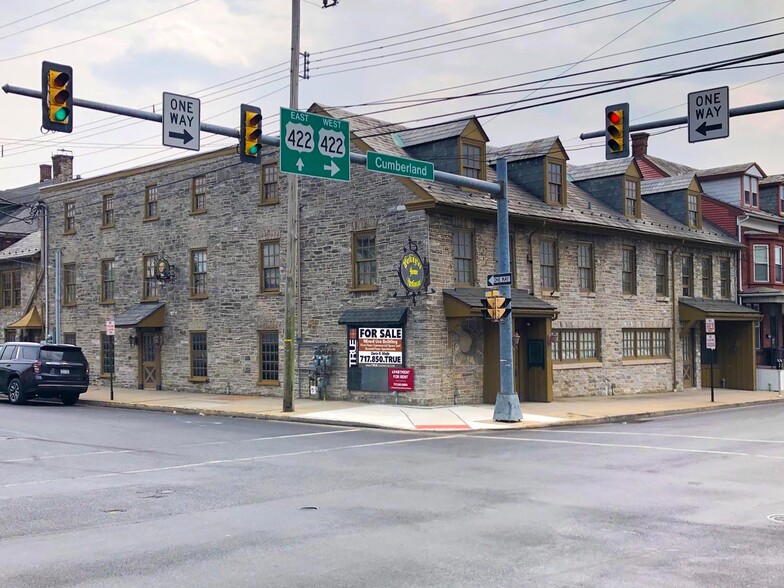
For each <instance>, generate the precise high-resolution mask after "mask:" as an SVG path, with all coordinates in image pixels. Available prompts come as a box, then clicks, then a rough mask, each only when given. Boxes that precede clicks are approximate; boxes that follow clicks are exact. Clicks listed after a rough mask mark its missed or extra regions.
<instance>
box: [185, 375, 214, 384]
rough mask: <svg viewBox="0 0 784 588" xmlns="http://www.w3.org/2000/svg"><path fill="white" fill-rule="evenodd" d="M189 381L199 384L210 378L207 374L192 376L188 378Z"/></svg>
mask: <svg viewBox="0 0 784 588" xmlns="http://www.w3.org/2000/svg"><path fill="white" fill-rule="evenodd" d="M188 381H189V382H193V383H194V384H199V383H201V382H209V381H210V379H209V378H208V377H206V376H191V377H190V378H188Z"/></svg>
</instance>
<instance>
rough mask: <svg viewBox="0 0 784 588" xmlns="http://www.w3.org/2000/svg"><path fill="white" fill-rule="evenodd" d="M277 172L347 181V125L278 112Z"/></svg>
mask: <svg viewBox="0 0 784 588" xmlns="http://www.w3.org/2000/svg"><path fill="white" fill-rule="evenodd" d="M280 137H281V143H280V171H281V172H283V173H287V174H297V175H301V176H313V177H316V178H327V179H331V180H341V181H344V182H347V181H349V179H350V177H351V165H350V163H349V160H350V155H349V153H350V145H349V124H348V122H346V121H344V120H339V119H336V118H330V117H327V116H320V115H318V114H313V113H312V112H300V111H298V110H290V109H288V108H281V109H280Z"/></svg>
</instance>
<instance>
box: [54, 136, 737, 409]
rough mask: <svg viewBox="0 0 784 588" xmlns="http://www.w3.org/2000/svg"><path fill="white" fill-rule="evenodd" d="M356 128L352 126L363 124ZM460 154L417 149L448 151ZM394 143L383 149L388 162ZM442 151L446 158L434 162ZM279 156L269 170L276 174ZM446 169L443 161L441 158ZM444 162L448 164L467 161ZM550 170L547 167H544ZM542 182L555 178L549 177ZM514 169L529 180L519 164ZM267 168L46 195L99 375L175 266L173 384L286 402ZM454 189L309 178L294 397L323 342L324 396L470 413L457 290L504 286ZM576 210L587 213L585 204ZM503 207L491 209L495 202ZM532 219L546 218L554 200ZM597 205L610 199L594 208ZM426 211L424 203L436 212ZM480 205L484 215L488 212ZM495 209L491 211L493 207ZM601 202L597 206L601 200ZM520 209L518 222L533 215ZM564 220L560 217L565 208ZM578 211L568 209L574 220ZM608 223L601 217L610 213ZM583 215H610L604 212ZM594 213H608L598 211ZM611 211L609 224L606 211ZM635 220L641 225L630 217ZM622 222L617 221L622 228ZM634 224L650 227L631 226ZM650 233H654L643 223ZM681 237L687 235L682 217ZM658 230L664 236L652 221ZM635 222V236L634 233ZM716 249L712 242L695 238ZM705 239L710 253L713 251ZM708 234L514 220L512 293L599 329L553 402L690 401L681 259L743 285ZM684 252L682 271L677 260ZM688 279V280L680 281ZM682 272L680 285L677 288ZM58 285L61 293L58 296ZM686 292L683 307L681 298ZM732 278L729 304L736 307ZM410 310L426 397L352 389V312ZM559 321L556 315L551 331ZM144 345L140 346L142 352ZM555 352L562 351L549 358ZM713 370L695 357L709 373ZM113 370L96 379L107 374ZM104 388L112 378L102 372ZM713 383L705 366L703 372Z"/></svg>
mask: <svg viewBox="0 0 784 588" xmlns="http://www.w3.org/2000/svg"><path fill="white" fill-rule="evenodd" d="M352 124H353V123H352ZM449 145H452V146H453V147H454V146H456V145H459V142H458V141H457V140H443V141H439V142H434V143H433V144H432V145H431V146H429V147H427V146H426V147H420V148H419V149H418V150H417V153H420V154H421V153H425V152H426V151H427V149H432V150H434V154H435V153H436V152H438V153H441V151H443V149H445V148H447V147H448V146H449ZM383 147H384V146H383V145H382V146H380V147H379V148H378V150H383ZM439 148H440V149H441V151H439V150H438V149H439ZM276 157H277V156H276V152H275V151H274V150H265V153H264V163H274V162H276V161H277V160H276ZM434 157H435V155H434ZM440 157H442V158H443V159H445V161H446V160H449V161H453V162H454V161H455V158H454V157H452V158H451V159H450V158H449V157H444V154H443V153H441V155H440ZM541 161H544V160H541ZM537 165H539V166H540V168H539V173H540V174H541V178H542V179H543V178H544V175H543V174H544V171H543V170H544V168H543V167H542V163H539V164H537ZM515 169H522V168H521V167H520V165H517V167H516V168H515ZM200 176H204V177H205V178H206V187H207V188H206V205H205V207H204V210H198V211H194V210H193V209H192V198H193V187H194V178H196V177H200ZM260 176H261V173H260V168H259V167H256V166H253V165H247V164H239V163H238V162H237V156H236V152H235V150H234V149H224V150H221V151H217V152H213V153H207V154H203V155H198V156H194V157H190V158H186V159H184V160H180V161H177V162H170V163H165V164H158V165H152V166H147V167H144V168H139V169H136V170H128V171H124V172H120V173H116V174H110V175H107V176H105V177H100V178H95V179H90V180H77V181H74V182H69V183H67V184H64V185H60V186H53V187H50V188H46V189H45V190H43V191H42V196H43V199H44V200H45V201H46V202H47V204H48V205H49V208H50V211H51V223H50V239H51V247H52V248H53V249H54V248H60V249H62V251H63V263H64V264H75V267H76V273H77V276H76V304H75V305H72V306H65V307H63V308H62V331H63V332H65V333H68V332H73V333H76V340H77V343H78V344H79V345H80V346H82V348H83V349H84V351H85V354H86V355H87V357H88V359H89V361H90V363H91V364H92V365H93V366H102V364H103V360H104V359H105V357H104V354H103V351H102V332H103V331H105V323H106V321H107V320H108V319H112V318H114V317H116V316H118V315H121V314H122V313H124V312H125V311H126V310H127V309H129V308H131V307H133V306H134V305H136V304H138V303H139V302H140V301H142V300H143V283H144V280H143V271H144V270H143V259H144V256H146V255H159V254H161V253H163V254H164V255H165V257H166V258H167V259H168V260H169V262H170V263H171V264H172V265H173V266H174V269H175V274H176V279H175V280H174V281H173V282H170V283H166V284H163V285H159V286H158V291H157V296H156V297H155V299H156V300H158V301H160V302H164V303H165V322H164V326H163V328H162V331H161V332H160V333H158V339H157V343H158V344H159V346H160V386H161V387H162V388H163V389H177V390H187V391H199V392H209V393H235V394H260V395H280V394H282V383H283V382H282V380H283V374H284V373H285V370H284V365H283V363H284V355H283V350H284V341H283V332H284V297H283V295H282V290H283V288H284V286H285V278H286V275H285V273H286V270H285V268H286V258H287V255H288V252H287V250H286V239H285V236H286V216H287V188H288V185H287V177H286V176H285V175H284V176H282V177H281V178H280V180H279V182H278V191H279V196H280V198H279V202H275V203H271V204H262V203H261V190H262V187H261V177H260ZM152 185H156V186H157V197H158V210H157V215H156V216H155V217H154V218H152V219H149V218H145V210H144V201H145V189H146V188H147V187H149V186H152ZM107 194H111V195H112V201H113V206H114V220H113V223H111V224H110V226H105V225H106V223H105V222H103V221H104V220H105V219H102V211H103V210H104V208H105V206H104V205H103V202H104V200H105V197H106V195H107ZM478 196H479V195H477V196H476V197H475V196H474V195H473V194H472V193H471V192H469V191H464V192H458V193H457V196H456V197H459V198H460V199H462V200H461V206H449V205H435V204H433V205H430V204H427V203H428V198H430V195H429V194H428V193H427V190H426V188H425V187H423V185H422V184H415V183H413V182H411V181H408V180H401V179H398V178H395V177H392V176H388V175H384V174H376V173H371V172H368V171H366V170H365V169H362V168H360V167H358V166H354V167H353V168H352V180H351V182H350V183H339V182H330V181H322V180H317V179H313V178H301V179H300V205H301V214H300V226H299V236H300V240H299V253H298V256H299V259H298V266H299V274H300V275H299V280H300V282H299V283H300V288H299V299H298V300H297V309H298V312H297V315H298V317H299V323H298V327H297V339H298V343H297V344H295V349H297V352H296V354H295V357H296V360H295V361H296V365H295V373H296V378H295V382H294V391H295V397H297V396H307V395H308V394H309V388H308V385H309V382H308V380H307V372H308V366H309V363H310V359H311V358H310V356H311V353H312V349H313V346H314V345H316V344H327V345H329V346H330V347H331V348H332V349H334V351H335V356H334V358H333V362H332V365H331V369H330V374H329V381H328V385H327V392H326V394H327V397H328V398H331V399H347V398H350V399H356V400H363V401H368V402H398V403H410V404H422V405H437V404H452V403H455V402H460V403H474V402H481V401H482V399H483V384H484V378H485V375H484V373H483V370H484V366H485V362H486V359H487V357H486V355H487V351H486V349H485V343H484V341H485V339H484V337H485V329H486V323H485V322H484V321H483V320H482V319H481V318H480V317H479V314H478V312H474V313H473V314H472V315H471V316H468V317H465V318H462V319H455V318H449V317H447V312H446V310H445V295H444V294H443V291H444V290H448V289H452V288H455V287H457V286H472V287H474V288H484V285H485V276H486V275H487V274H491V273H495V271H496V259H495V257H496V256H495V243H496V219H495V211H494V209H491V208H488V207H487V205H486V203H487V202H488V201H489V199H487V198H486V197H481V198H480V197H478ZM586 197H587V195H586V196H580V197H579V198H578V199H577V200H578V201H579V200H581V199H582V200H584V199H585V198H586ZM489 202H492V201H489ZM535 202H536V204H531V203H528V204H526V206H528V207H529V208H528V209H530V210H535V208H533V207H534V206H538V207H547V206H548V205H547V204H546V203H544V202H542V201H541V200H536V201H535ZM597 202H598V201H597ZM65 203H73V206H74V209H75V231H74V232H73V233H72V234H66V231H65V230H64V220H65V212H64V206H65ZM422 203H426V204H427V205H426V206H425V205H422ZM474 203H481V206H483V207H484V208H481V207H479V206H478V204H477V207H476V208H474ZM493 206H494V204H493ZM597 206H599V205H598V204H597ZM528 209H518V210H528ZM552 210H553V211H556V210H559V209H556V208H553V209H552ZM563 210H564V209H563V208H561V209H560V211H561V212H562V211H563ZM602 210H603V209H602ZM587 211H588V212H589V215H590V216H591V217H596V216H600V215H599V214H598V213H600V212H601V210H600V209H599V208H595V209H593V210H592V209H591V206H590V203H589V205H588V207H587ZM594 212H596V213H597V215H594ZM601 214H607V213H606V212H603V213H601ZM621 220H622V221H624V222H626V221H627V219H621ZM613 222H615V226H616V227H617V226H619V225H620V221H613ZM634 222H636V221H634ZM641 222H644V221H641ZM672 222H673V224H674V225H677V222H676V221H674V220H673V221H672ZM649 224H650V223H649ZM624 226H625V225H624ZM456 230H469V231H470V232H471V234H472V242H471V249H472V262H473V268H472V269H473V277H472V280H473V281H472V283H470V284H456V282H455V279H456V278H455V258H454V241H453V239H454V234H455V231H456ZM363 232H371V233H372V234H374V235H375V259H376V265H377V269H376V276H377V277H376V280H375V284H374V285H371V286H362V287H357V284H356V283H355V282H356V281H355V278H354V263H355V259H354V256H353V253H352V252H353V249H354V245H353V244H354V235H355V234H356V233H363ZM543 239H552V240H555V242H556V243H557V260H558V261H557V267H558V287H557V288H556V289H555V291H551V290H548V291H543V289H542V288H541V275H540V263H539V247H540V243H541V241H542V240H543ZM700 239H702V241H703V244H702V245H700V244H699V241H700ZM276 240H278V241H279V245H280V256H279V259H278V267H279V269H280V284H281V291H280V292H279V291H273V292H263V291H262V287H261V277H260V276H261V270H262V268H261V267H260V243H261V242H265V241H276ZM409 240H413V241H414V242H415V243H416V244H417V246H418V248H419V253H420V255H422V256H423V257H425V258H427V259H428V260H429V262H430V269H431V287H432V288H433V289H434V290H435V293H429V294H427V295H424V296H419V297H418V298H417V299H416V304H414V303H413V302H412V300H411V299H410V298H405V297H404V295H405V291H404V289H403V288H402V286H401V284H400V281H399V279H398V275H397V268H398V264H399V263H400V259H401V257H402V256H403V253H404V250H405V248H406V247H408V246H409ZM706 241H707V243H706ZM709 241H710V238H709V237H703V236H700V235H699V234H698V233H697V232H696V231H691V232H690V233H689V235H687V236H686V237H684V238H681V239H675V238H673V237H672V235H669V236H666V235H661V236H657V235H656V234H655V233H653V232H651V231H649V232H647V233H645V232H640V233H636V232H634V231H633V230H630V229H626V230H618V229H617V228H613V226H612V225H611V226H610V227H609V228H601V227H598V226H597V225H596V224H594V225H593V226H592V227H591V228H589V227H588V226H584V227H583V226H580V225H579V223H577V222H576V221H573V220H572V221H568V222H567V221H561V222H549V223H548V221H547V216H546V215H544V216H541V215H540V216H539V217H538V218H534V217H531V218H528V217H526V216H525V215H524V214H520V213H516V214H514V215H513V218H512V246H513V256H512V268H513V272H514V286H515V287H516V288H519V289H525V290H528V291H529V292H530V293H531V294H533V295H534V296H536V297H538V298H540V299H542V300H544V301H545V302H548V303H549V304H551V305H552V306H554V307H555V308H556V310H557V311H558V317H557V319H556V320H555V321H553V323H552V328H553V329H556V330H558V329H597V330H599V331H600V344H599V347H600V351H599V357H598V358H597V359H596V361H591V362H575V363H564V364H556V365H554V369H553V375H552V382H553V390H554V394H555V396H556V397H557V396H577V395H597V394H608V393H615V394H626V393H640V392H653V391H663V390H672V389H673V388H674V389H679V388H681V387H682V382H683V374H682V372H683V367H682V357H681V346H680V338H679V337H680V328H681V324H680V317H679V316H678V303H677V299H678V298H679V297H680V295H681V293H680V291H679V288H680V285H681V284H680V256H681V255H682V254H684V253H690V254H692V255H694V260H695V262H694V280H693V281H694V286H695V287H694V291H693V292H692V296H696V297H699V296H701V294H702V293H701V291H700V279H699V267H700V265H699V262H698V260H699V259H701V256H706V255H709V256H711V257H712V259H713V263H714V265H713V267H714V269H713V282H714V292H719V289H720V288H719V269H718V258H719V257H727V258H728V259H729V260H730V264H731V275H733V276H734V275H735V255H736V250H737V248H736V247H734V245H733V243H732V241H731V240H730V239H725V240H724V241H720V244H719V245H715V246H714V245H711V244H710V243H709ZM582 242H588V243H591V244H592V245H593V251H594V259H595V265H594V275H595V288H594V291H593V292H591V293H583V292H580V289H579V287H578V283H579V281H578V266H577V245H578V243H582ZM623 246H632V247H635V248H636V260H637V264H636V274H635V275H636V282H637V291H636V294H634V295H626V296H625V295H623V294H622V292H621V269H620V268H621V250H622V247H623ZM193 250H206V252H207V253H206V255H207V273H206V284H207V286H206V296H193V295H192V294H191V276H192V271H191V270H192V268H191V261H190V259H191V252H192V251H193ZM655 251H666V252H667V254H668V294H667V295H666V296H657V295H656V291H655V290H656V272H655V267H654V252H655ZM673 255H675V264H674V265H673V260H672V256H673ZM106 260H113V263H114V275H113V280H114V283H113V287H114V297H113V299H112V300H109V301H103V302H102V301H101V284H102V278H101V265H102V263H101V262H102V261H106ZM673 270H674V271H673ZM673 273H674V275H673ZM53 288H54V285H53V283H51V281H50V297H53ZM673 292H674V296H673ZM734 295H735V290H734V280H733V290H732V292H731V297H734ZM392 308H407V309H408V314H407V321H406V323H405V325H404V328H405V349H406V353H405V361H406V367H410V368H413V369H414V371H415V374H416V376H415V389H414V391H413V392H409V393H401V394H390V393H389V392H379V391H376V392H371V391H368V390H363V391H358V390H349V370H348V366H347V353H348V347H347V326H346V325H345V324H340V323H339V319H340V318H341V316H342V315H343V313H345V312H346V311H351V310H366V309H392ZM548 320H549V319H548ZM631 328H638V329H641V328H645V329H665V330H667V333H668V357H665V358H660V359H639V360H635V361H630V360H628V359H627V360H624V359H623V357H622V355H623V353H622V345H623V343H622V341H623V329H631ZM261 331H264V332H267V333H270V332H272V333H277V340H278V348H279V368H280V371H279V379H278V380H277V381H268V380H265V381H263V382H262V377H261V368H260V362H261V361H260V360H261V358H260V354H261V352H260V349H259V347H260V343H259V333H260V332H261ZM135 332H136V329H133V328H130V329H118V332H117V335H116V337H115V378H116V381H117V383H118V384H119V385H122V386H128V387H136V386H137V385H139V386H140V385H143V384H144V382H143V374H142V373H143V363H144V358H143V357H142V349H140V346H139V345H138V343H139V340H138V339H137V340H134V339H133V338H132V337H133V336H134V334H135ZM194 332H199V333H200V332H204V333H206V346H207V353H206V355H207V375H206V377H193V374H192V346H191V334H192V333H194ZM134 344H136V345H135V346H134ZM547 349H548V351H547V353H548V354H549V353H550V352H549V347H548V348H547ZM696 362H697V363H696V365H699V358H697V360H696ZM102 371H103V372H105V371H106V370H102V369H95V368H94V369H93V374H94V375H95V377H96V378H98V377H101V372H102ZM105 375H106V374H105V373H104V374H103V376H105ZM695 376H696V378H697V381H696V382H695V383H696V384H697V385H699V381H698V378H699V369H697V370H696V374H695Z"/></svg>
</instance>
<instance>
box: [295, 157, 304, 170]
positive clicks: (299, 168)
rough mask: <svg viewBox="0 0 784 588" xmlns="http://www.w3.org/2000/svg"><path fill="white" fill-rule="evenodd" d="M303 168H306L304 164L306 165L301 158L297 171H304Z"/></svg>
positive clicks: (298, 161)
mask: <svg viewBox="0 0 784 588" xmlns="http://www.w3.org/2000/svg"><path fill="white" fill-rule="evenodd" d="M303 167H305V164H304V163H302V158H301V157H300V158H299V159H298V160H297V169H298V170H299V171H302V168H303Z"/></svg>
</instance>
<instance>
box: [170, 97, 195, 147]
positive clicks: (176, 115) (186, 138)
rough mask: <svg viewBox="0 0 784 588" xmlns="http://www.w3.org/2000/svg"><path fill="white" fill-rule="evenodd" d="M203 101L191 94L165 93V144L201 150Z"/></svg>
mask: <svg viewBox="0 0 784 588" xmlns="http://www.w3.org/2000/svg"><path fill="white" fill-rule="evenodd" d="M200 113H201V101H200V100H199V99H198V98H191V97H190V96H180V95H179V94H171V93H170V92H164V93H163V144H164V145H166V146H167V147H178V148H180V149H190V150H191V151H198V150H199V129H200V128H201V120H200Z"/></svg>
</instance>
